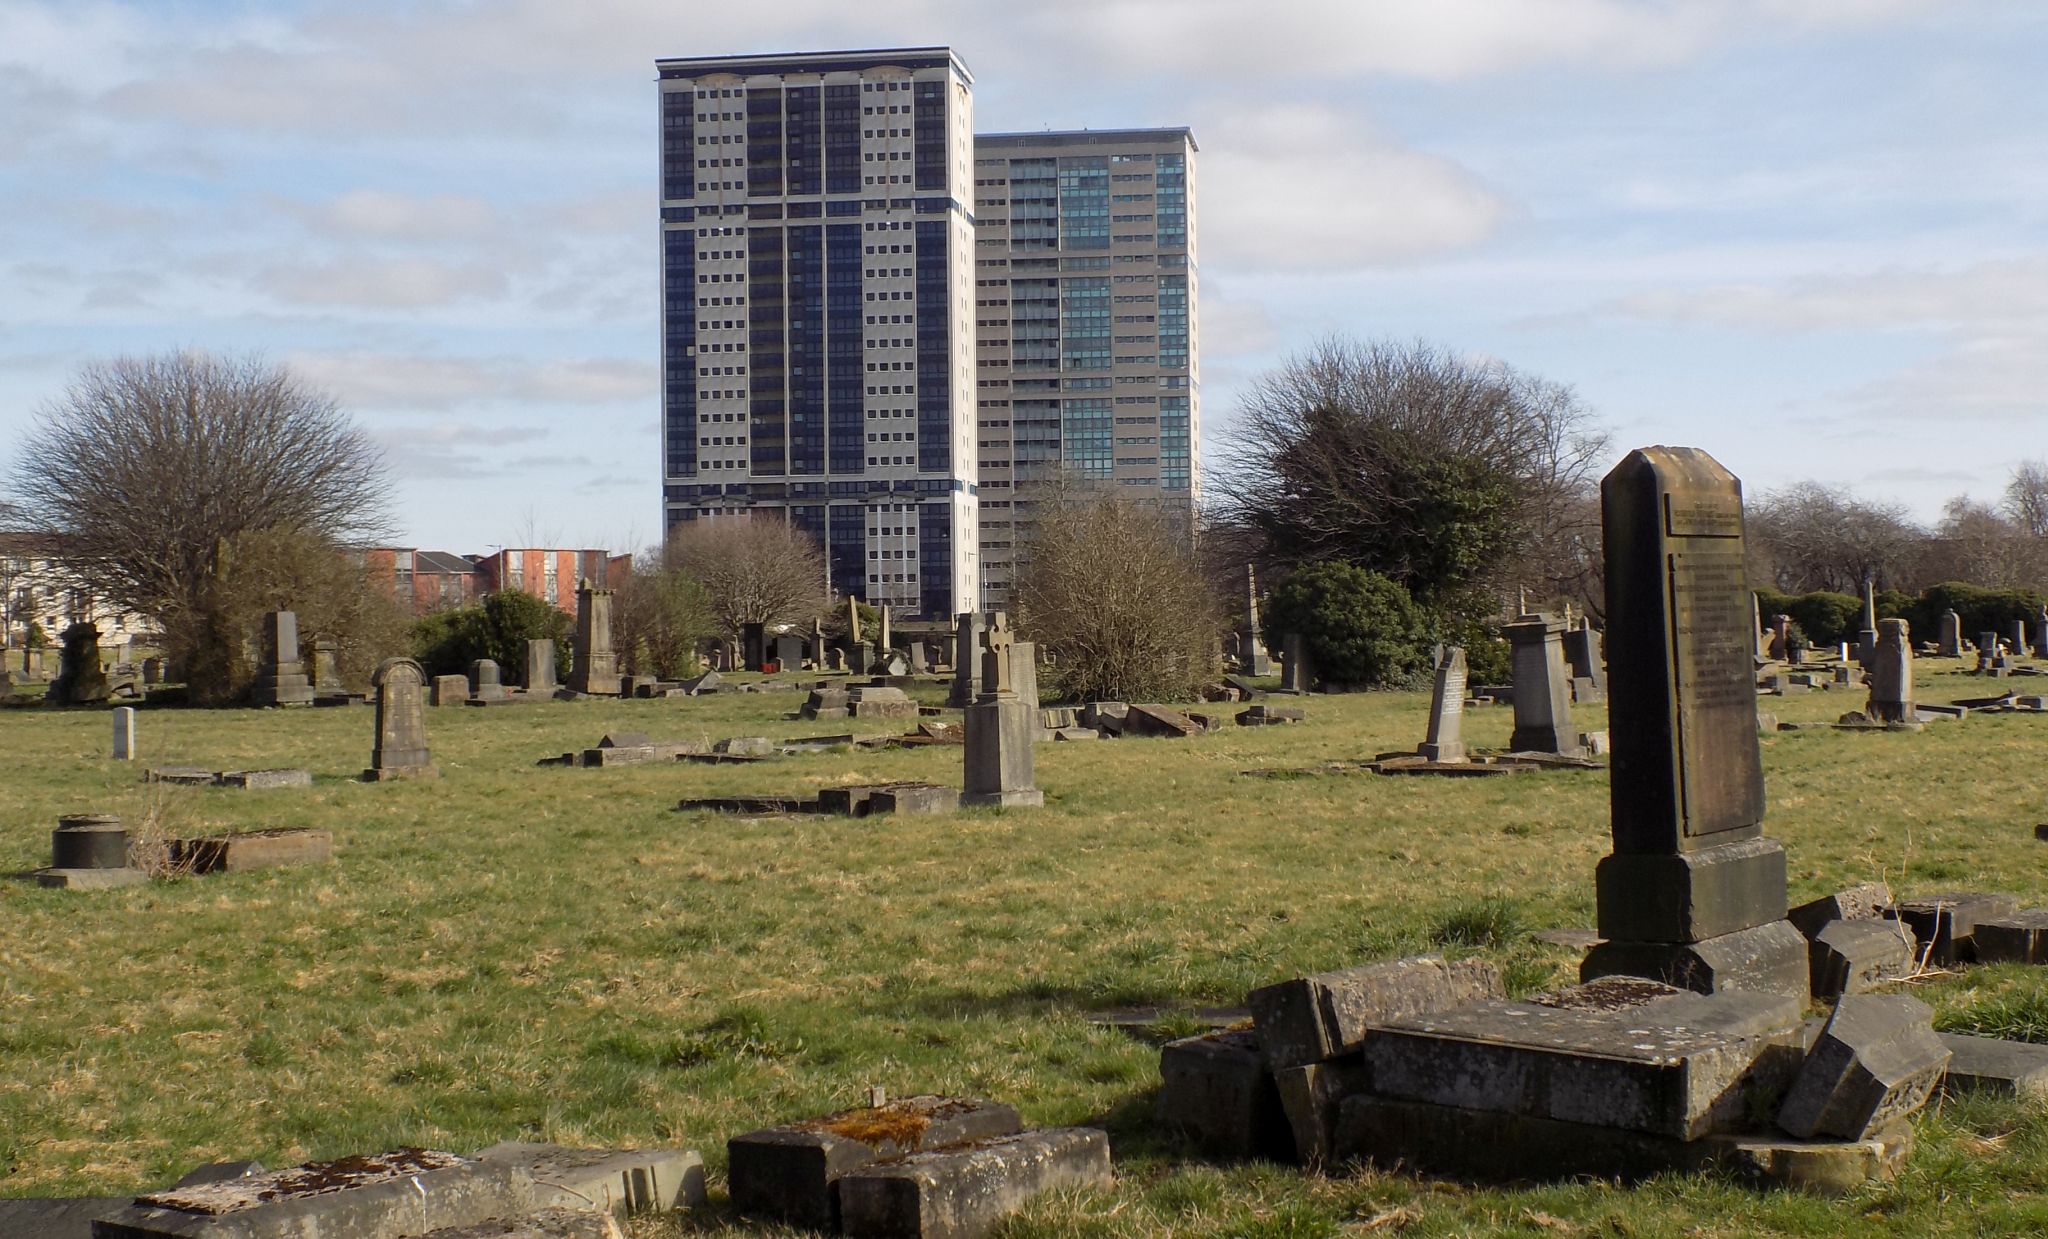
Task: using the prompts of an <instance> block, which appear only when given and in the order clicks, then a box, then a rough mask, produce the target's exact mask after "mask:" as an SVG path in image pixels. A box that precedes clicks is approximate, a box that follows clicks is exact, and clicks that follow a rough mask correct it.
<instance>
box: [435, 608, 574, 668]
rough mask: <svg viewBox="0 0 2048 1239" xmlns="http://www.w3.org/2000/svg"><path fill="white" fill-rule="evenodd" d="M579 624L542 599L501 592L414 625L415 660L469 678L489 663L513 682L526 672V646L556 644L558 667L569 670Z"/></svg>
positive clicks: (556, 664)
mask: <svg viewBox="0 0 2048 1239" xmlns="http://www.w3.org/2000/svg"><path fill="white" fill-rule="evenodd" d="M575 625H576V621H575V620H574V619H572V618H570V617H569V616H568V615H567V614H565V613H564V612H561V611H558V610H556V609H555V608H554V607H553V606H550V605H549V604H548V603H547V602H545V601H544V600H542V599H539V598H536V597H534V596H533V595H532V594H529V593H526V592H525V591H523V590H517V589H501V590H499V591H498V592H497V593H495V594H492V595H490V596H489V597H487V598H485V599H484V600H483V602H481V603H480V604H478V605H476V606H471V607H455V608H451V609H450V610H446V611H436V612H434V613H433V614H431V615H427V616H424V617H422V618H421V619H419V620H418V621H416V622H415V623H414V624H413V629H412V649H413V657H415V658H417V659H419V662H420V666H421V667H423V668H424V669H425V670H426V673H427V674H428V675H430V676H431V675H467V674H468V673H469V665H470V664H471V663H473V662H475V661H476V660H477V659H479V658H489V659H492V660H494V661H496V663H497V664H498V667H499V669H500V670H501V671H503V672H504V673H505V675H506V676H507V677H509V678H512V679H516V678H517V677H518V676H520V675H522V674H523V673H524V671H525V667H526V643H527V642H528V641H531V640H541V639H547V640H552V641H553V642H554V643H555V666H557V667H567V666H568V665H569V632H570V630H571V629H572V628H574V627H575Z"/></svg>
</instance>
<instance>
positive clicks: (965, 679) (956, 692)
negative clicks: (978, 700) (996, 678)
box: [946, 611, 987, 710]
mask: <svg viewBox="0 0 2048 1239" xmlns="http://www.w3.org/2000/svg"><path fill="white" fill-rule="evenodd" d="M986 626H987V620H986V619H985V618H984V617H983V615H982V613H981V612H979V611H962V612H961V613H960V615H959V618H958V619H956V620H955V621H954V630H953V688H952V691H951V692H949V693H947V694H946V705H947V706H949V707H951V708H952V709H955V710H964V709H966V708H967V707H968V706H970V705H972V704H974V694H975V680H974V676H975V669H976V668H977V667H979V666H980V665H981V633H982V629H983V628H985V627H986Z"/></svg>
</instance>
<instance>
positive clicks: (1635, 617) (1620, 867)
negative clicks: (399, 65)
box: [1515, 447, 1808, 998]
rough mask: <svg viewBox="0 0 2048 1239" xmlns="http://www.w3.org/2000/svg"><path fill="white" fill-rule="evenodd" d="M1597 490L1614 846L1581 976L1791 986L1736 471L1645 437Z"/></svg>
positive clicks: (1796, 968) (1599, 876)
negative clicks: (1595, 934)
mask: <svg viewBox="0 0 2048 1239" xmlns="http://www.w3.org/2000/svg"><path fill="white" fill-rule="evenodd" d="M1600 502H1601V521H1602V529H1603V534H1604V538H1605V551H1606V564H1607V649H1608V672H1609V687H1608V707H1607V708H1608V718H1609V730H1610V733H1611V736H1612V743H1613V750H1612V758H1611V762H1612V769H1611V771H1610V774H1609V797H1610V801H1611V806H1610V815H1611V819H1612V820H1611V826H1612V831H1613V839H1614V852H1613V854H1612V855H1610V856H1608V857H1607V858H1605V859H1604V860H1602V861H1601V862H1600V865H1599V868H1598V870H1597V871H1596V875H1595V888H1596V892H1597V901H1598V909H1599V930H1600V936H1601V937H1602V938H1603V939H1605V941H1603V942H1602V943H1600V944H1599V945H1597V946H1595V947H1594V948H1593V949H1592V950H1591V951H1590V952H1589V953H1588V954H1587V956H1586V958H1585V961H1584V963H1583V964H1582V965H1581V968H1580V973H1581V976H1582V978H1583V979H1584V980H1588V981H1590V980H1592V979H1594V978H1596V977H1604V976H1614V975H1623V976H1638V977H1651V978H1654V979H1657V980H1661V981H1665V982H1668V983H1669V984H1672V985H1677V986H1680V987H1683V988H1687V989H1695V990H1700V991H1702V992H1704V993H1716V992H1719V991H1721V990H1728V989H1747V990H1763V991H1771V992H1777V993H1784V994H1793V995H1798V996H1800V997H1801V998H1803V997H1804V996H1805V994H1806V992H1807V985H1808V975H1807V948H1806V940H1805V938H1804V937H1802V936H1801V935H1800V933H1799V931H1798V930H1797V929H1794V928H1793V927H1792V924H1791V922H1789V921H1787V920H1786V919H1785V849H1784V848H1783V846H1781V845H1780V844H1779V843H1778V842H1777V841H1776V840H1774V839H1769V838H1766V837H1765V836H1764V833H1763V817H1764V781H1763V759H1762V753H1761V750H1760V748H1759V747H1758V743H1757V730H1756V677H1755V674H1754V670H1753V668H1752V664H1751V659H1750V652H1749V651H1750V639H1749V634H1748V624H1749V618H1750V617H1749V616H1747V615H1744V614H1743V613H1742V612H1743V606H1742V601H1743V594H1744V593H1745V592H1746V590H1747V588H1748V587H1747V585H1746V584H1745V582H1744V574H1743V558H1742V556H1743V537H1742V484H1741V483H1740V482H1738V481H1737V480H1736V478H1735V476H1734V475H1733V474H1731V473H1729V472H1728V471H1727V470H1726V469H1724V468H1722V467H1721V465H1720V464H1719V463H1718V462H1717V461H1715V460H1714V458H1713V457H1711V456H1709V455H1707V454H1706V453H1705V452H1703V451H1700V450H1699V449H1697V448H1684V447H1651V448H1642V449H1639V450H1637V451H1635V452H1631V453H1630V454H1629V455H1628V457H1627V458H1626V459H1624V460H1623V461H1622V462H1621V463H1620V464H1619V465H1617V466H1615V468H1614V470H1613V472H1611V473H1609V474H1608V475H1607V477H1606V479H1605V480H1604V481H1602V483H1601V486H1600ZM1515 695H1516V697H1517V699H1519V698H1520V697H1521V692H1520V688H1519V686H1517V691H1516V694H1515Z"/></svg>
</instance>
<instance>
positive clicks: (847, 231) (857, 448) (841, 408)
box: [825, 224, 867, 473]
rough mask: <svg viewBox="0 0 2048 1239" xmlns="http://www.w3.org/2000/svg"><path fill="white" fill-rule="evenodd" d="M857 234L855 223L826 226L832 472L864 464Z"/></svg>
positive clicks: (858, 469)
mask: <svg viewBox="0 0 2048 1239" xmlns="http://www.w3.org/2000/svg"><path fill="white" fill-rule="evenodd" d="M860 233H861V229H860V225H859V224H827V225H826V226H825V338H826V352H825V359H826V364H825V374H826V396H827V414H826V416H827V434H828V444H829V452H828V459H829V461H830V464H831V471H832V472H834V473H859V472H861V471H862V470H864V469H865V468H866V467H867V454H866V451H865V448H866V446H867V445H866V442H865V440H864V436H865V434H866V413H867V397H866V393H865V391H864V390H863V388H864V386H865V384H864V382H863V374H864V371H863V369H862V367H863V366H864V365H865V364H866V362H865V357H864V355H863V347H864V343H865V341H864V339H863V337H862V328H861V274H860V273H861V263H860V249H861V239H860Z"/></svg>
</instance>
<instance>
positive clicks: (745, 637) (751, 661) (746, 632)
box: [740, 624, 768, 671]
mask: <svg viewBox="0 0 2048 1239" xmlns="http://www.w3.org/2000/svg"><path fill="white" fill-rule="evenodd" d="M740 660H741V665H742V666H744V667H745V668H746V669H747V670H749V671H759V670H760V669H761V664H762V663H764V662H767V661H768V626H767V625H766V624H741V625H740Z"/></svg>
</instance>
